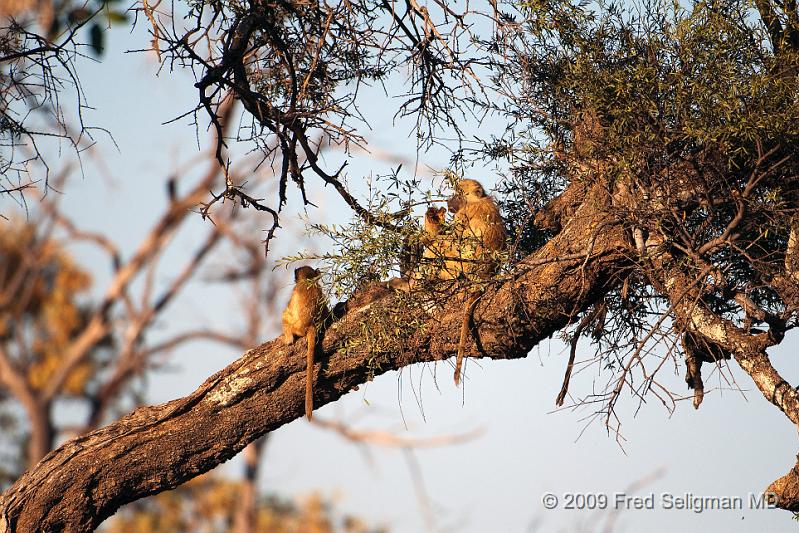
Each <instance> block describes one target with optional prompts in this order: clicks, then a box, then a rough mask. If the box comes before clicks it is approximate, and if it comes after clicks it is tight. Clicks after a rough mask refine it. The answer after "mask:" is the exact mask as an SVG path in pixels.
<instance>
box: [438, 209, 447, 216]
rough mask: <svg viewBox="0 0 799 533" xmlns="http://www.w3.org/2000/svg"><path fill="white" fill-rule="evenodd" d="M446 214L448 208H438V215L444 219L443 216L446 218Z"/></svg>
mask: <svg viewBox="0 0 799 533" xmlns="http://www.w3.org/2000/svg"><path fill="white" fill-rule="evenodd" d="M446 212H447V208H446V207H439V208H438V214H439V215H440V216H442V217H443V216H444V214H446Z"/></svg>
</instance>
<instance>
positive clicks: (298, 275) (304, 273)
mask: <svg viewBox="0 0 799 533" xmlns="http://www.w3.org/2000/svg"><path fill="white" fill-rule="evenodd" d="M321 275H322V273H321V272H319V271H318V270H316V269H315V268H311V267H309V266H301V267H299V268H295V269H294V282H295V283H296V282H298V281H300V280H305V279H316V278H318V277H320V276H321Z"/></svg>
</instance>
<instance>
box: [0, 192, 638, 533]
mask: <svg viewBox="0 0 799 533" xmlns="http://www.w3.org/2000/svg"><path fill="white" fill-rule="evenodd" d="M601 194H602V193H601V191H600V192H596V193H595V194H593V197H592V195H589V198H588V199H587V201H586V202H585V203H584V204H583V206H582V207H581V208H580V209H578V210H577V212H576V213H575V215H574V217H573V218H572V220H571V221H570V223H569V224H568V225H567V226H566V227H565V228H564V230H563V232H562V233H561V234H560V235H558V236H557V237H555V238H554V239H553V240H552V241H551V242H550V243H549V244H547V245H546V246H544V247H543V248H542V249H541V250H539V251H538V252H536V253H535V254H534V255H533V256H531V257H530V258H529V261H526V262H523V263H521V264H520V265H519V266H518V267H517V268H516V269H515V270H514V271H513V272H511V275H509V276H508V277H507V278H506V279H505V280H504V281H503V282H502V283H501V284H500V285H499V286H497V287H495V288H492V289H488V290H487V291H486V293H485V295H484V297H483V298H482V299H481V301H480V305H478V306H477V309H476V311H475V334H476V339H477V342H475V343H470V344H472V346H470V347H469V348H468V350H467V353H468V355H470V356H481V357H490V358H493V359H509V358H518V357H524V356H525V355H526V354H527V353H528V352H529V351H530V349H531V348H533V347H534V346H535V345H536V344H537V343H539V342H540V341H542V340H543V339H545V338H547V337H549V336H550V335H552V334H553V333H554V332H556V331H558V330H559V329H561V328H563V327H564V326H565V325H566V324H567V323H568V322H569V321H570V320H571V319H572V318H573V317H574V316H575V314H577V313H579V312H580V311H582V310H584V309H586V308H587V307H588V306H590V305H591V304H593V303H594V302H596V301H597V300H598V299H599V298H600V297H602V296H603V295H604V294H605V293H606V292H607V291H608V290H610V289H611V288H613V287H614V286H616V284H617V283H618V282H619V281H620V279H621V278H622V277H623V276H624V275H625V274H626V272H627V267H628V259H627V255H626V254H627V253H628V249H627V247H628V243H627V239H626V237H625V235H624V232H623V231H622V230H621V229H620V228H619V227H616V226H609V225H608V217H607V215H606V214H604V213H603V211H602V207H601V206H603V205H604V204H605V203H606V199H604V198H602V197H601ZM600 225H605V227H606V230H605V231H603V232H602V233H601V235H600V236H598V237H597V236H595V235H593V236H592V233H593V230H594V229H595V228H597V227H599V226H600ZM592 241H593V244H592ZM581 252H582V253H583V254H585V253H589V252H590V253H591V257H592V260H591V261H589V262H585V261H584V260H583V259H580V258H578V259H573V260H570V261H542V260H546V259H553V258H556V257H560V256H563V255H573V254H580V253H581ZM459 300H460V299H459V298H453V299H451V300H450V301H449V303H448V304H447V305H446V307H444V308H443V309H440V310H436V311H433V312H428V311H425V310H424V309H416V310H412V311H409V313H411V315H412V316H407V315H405V316H401V317H400V315H401V313H400V312H398V311H397V310H398V309H399V307H398V301H397V300H395V298H394V297H393V296H389V297H387V298H386V299H384V300H382V301H379V302H376V303H374V304H372V306H371V307H370V308H369V309H368V310H367V309H364V310H356V311H353V312H351V313H350V314H348V315H347V316H345V317H344V318H343V319H342V320H340V321H339V322H336V323H334V324H333V325H332V326H331V327H330V328H329V329H328V331H327V332H326V335H325V338H324V342H323V350H324V353H325V356H324V357H322V358H320V361H321V362H320V363H319V368H318V369H317V372H316V374H317V375H318V376H319V379H318V383H317V386H316V387H315V390H314V392H315V399H314V405H317V406H321V405H324V404H326V403H330V402H333V401H335V400H337V399H338V398H340V397H341V396H342V395H344V394H346V393H347V392H348V391H350V390H352V389H353V388H355V387H356V386H357V385H359V384H362V383H364V382H366V381H369V380H371V379H373V378H374V377H375V376H377V375H379V374H383V373H385V372H388V371H390V370H397V369H400V368H402V367H404V366H407V365H410V364H413V363H417V362H424V361H439V360H444V359H447V358H449V357H451V356H453V355H455V353H456V351H457V347H458V340H459V335H458V333H459V327H458V326H459V324H460V322H461V319H462V313H463V303H462V302H461V301H459ZM380 311H383V312H388V313H389V316H392V315H394V316H396V320H398V321H399V320H401V321H402V323H403V324H414V323H418V324H421V327H418V328H416V329H415V330H414V331H412V332H409V334H408V335H407V336H403V337H402V338H401V339H399V340H397V341H396V343H395V345H394V346H388V347H387V346H386V345H382V347H381V348H377V347H376V346H374V345H372V344H370V343H369V342H363V338H364V335H363V328H364V327H368V324H367V322H368V320H369V316H370V314H371V313H373V312H380ZM381 320H385V316H382V317H381ZM391 326H392V324H389V325H388V329H389V330H391ZM300 344H302V343H297V345H295V346H286V345H285V344H283V342H282V341H281V340H279V339H277V340H273V341H270V342H267V343H265V344H263V345H261V346H259V347H257V348H254V349H252V350H250V351H249V352H247V353H245V354H244V355H243V356H242V357H241V358H240V359H239V360H238V361H236V362H234V363H233V364H231V365H230V366H228V367H227V368H225V369H223V370H221V371H220V372H218V373H217V374H215V375H213V376H211V377H210V378H209V379H208V380H207V381H206V382H205V383H204V384H203V385H202V386H200V388H198V389H197V390H196V391H195V392H194V393H192V394H191V395H189V396H187V397H185V398H181V399H179V400H175V401H172V402H169V403H166V404H163V405H159V406H153V407H145V408H141V409H137V410H136V411H134V412H133V413H131V414H130V415H128V416H126V417H124V418H122V419H121V420H119V421H117V422H115V423H113V424H110V425H108V426H106V427H104V428H101V429H99V430H97V431H95V432H93V433H90V434H87V435H85V436H82V437H79V438H76V439H73V440H71V441H69V442H67V443H65V444H64V445H62V446H61V447H60V448H58V449H57V450H55V451H53V452H52V453H50V454H49V455H47V456H46V457H45V458H44V459H43V460H42V461H41V463H39V465H38V466H37V467H35V468H34V469H32V470H30V471H29V472H27V473H26V474H25V475H23V476H22V477H21V478H20V479H18V480H17V482H16V483H15V484H14V485H13V486H12V487H11V488H10V489H9V490H8V491H6V492H5V493H4V494H3V495H2V498H1V499H0V531H13V532H22V531H34V530H36V531H63V530H68V531H90V530H92V529H93V528H95V527H96V526H97V525H98V524H100V523H101V522H102V521H103V520H104V519H105V518H107V517H108V516H110V515H111V514H113V513H114V512H115V511H116V510H117V509H118V508H119V507H120V506H122V505H124V504H125V503H128V502H131V501H134V500H136V499H139V498H142V497H145V496H149V495H152V494H156V493H158V492H161V491H164V490H168V489H171V488H174V487H176V486H177V485H179V484H181V483H183V482H185V481H187V480H189V479H191V478H193V477H195V476H197V475H199V474H201V473H203V472H206V471H208V470H210V469H211V468H213V467H215V466H216V465H218V464H220V463H222V462H224V461H226V460H227V459H230V458H231V457H233V456H234V455H235V454H236V453H238V452H239V451H240V450H242V449H243V448H244V447H245V446H246V445H247V444H248V443H250V442H252V441H253V440H255V439H256V438H258V437H259V436H261V435H263V434H264V433H266V432H268V431H272V430H275V429H277V428H278V427H280V426H282V425H283V424H286V423H288V422H290V421H292V420H294V419H297V418H300V417H302V415H303V409H304V407H303V405H304V390H305V384H304V380H305V368H304V366H305V363H304V361H305V358H304V355H303V353H302V352H303V351H304V350H305V348H304V346H300Z"/></svg>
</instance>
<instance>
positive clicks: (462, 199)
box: [447, 180, 486, 213]
mask: <svg viewBox="0 0 799 533" xmlns="http://www.w3.org/2000/svg"><path fill="white" fill-rule="evenodd" d="M485 195H486V193H485V190H483V186H482V185H480V182H478V181H476V180H461V181H459V182H458V185H457V189H456V190H455V194H453V195H452V198H450V199H449V200H447V207H448V208H449V212H450V213H457V212H458V211H460V210H461V209H463V206H464V205H466V203H468V202H469V201H474V200H476V199H478V198H483V197H485Z"/></svg>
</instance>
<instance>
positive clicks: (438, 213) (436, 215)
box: [424, 207, 447, 226]
mask: <svg viewBox="0 0 799 533" xmlns="http://www.w3.org/2000/svg"><path fill="white" fill-rule="evenodd" d="M446 212H447V208H446V207H441V208H436V207H428V208H427V211H426V212H425V214H424V218H425V220H426V221H427V223H428V224H432V225H435V226H440V225H441V224H443V223H444V214H445V213H446Z"/></svg>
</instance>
